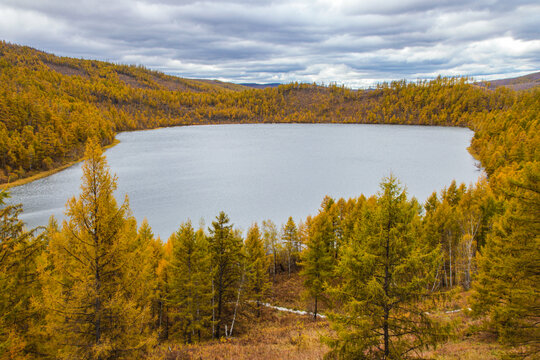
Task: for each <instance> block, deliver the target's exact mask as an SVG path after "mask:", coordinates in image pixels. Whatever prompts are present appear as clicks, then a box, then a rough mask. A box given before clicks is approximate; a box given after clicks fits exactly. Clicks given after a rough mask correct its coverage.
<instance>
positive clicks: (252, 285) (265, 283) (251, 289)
mask: <svg viewBox="0 0 540 360" xmlns="http://www.w3.org/2000/svg"><path fill="white" fill-rule="evenodd" d="M245 253H246V260H245V261H246V264H247V265H246V267H247V269H246V288H247V294H248V295H247V296H249V297H250V300H252V301H255V304H256V306H257V316H258V317H260V316H261V302H262V300H263V299H264V296H265V294H266V292H267V291H268V288H269V287H270V283H269V279H268V265H269V264H268V258H267V257H266V253H265V250H264V242H263V240H262V237H261V232H260V231H259V227H258V226H257V224H256V223H255V224H253V226H251V227H250V228H249V230H248V233H247V236H246V242H245Z"/></svg>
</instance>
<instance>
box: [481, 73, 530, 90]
mask: <svg viewBox="0 0 540 360" xmlns="http://www.w3.org/2000/svg"><path fill="white" fill-rule="evenodd" d="M486 83H487V84H488V85H489V86H488V87H489V88H490V89H492V90H493V89H496V88H498V87H501V86H503V87H507V88H509V89H512V90H527V89H531V88H534V87H537V86H539V85H540V72H535V73H532V74H528V75H524V76H519V77H515V78H508V79H498V80H492V81H488V82H482V84H484V85H485V84H486Z"/></svg>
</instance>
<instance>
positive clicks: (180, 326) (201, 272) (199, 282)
mask: <svg viewBox="0 0 540 360" xmlns="http://www.w3.org/2000/svg"><path fill="white" fill-rule="evenodd" d="M169 276H170V278H169V280H170V287H169V288H170V294H169V300H168V304H169V309H170V312H171V316H172V317H173V321H174V326H173V328H172V329H171V333H172V334H173V335H175V336H177V337H181V338H182V339H183V340H184V341H185V342H186V343H188V344H190V343H192V342H193V338H194V337H196V338H197V339H198V340H199V341H201V337H202V333H204V332H205V330H207V329H209V328H210V324H211V319H212V276H211V266H210V253H209V251H208V242H207V240H206V236H205V235H204V233H203V231H202V230H200V231H198V232H195V231H194V230H193V227H192V226H191V222H189V221H188V222H186V223H184V224H182V225H181V226H180V229H179V230H178V231H177V232H176V234H174V235H173V251H172V259H171V262H170V265H169Z"/></svg>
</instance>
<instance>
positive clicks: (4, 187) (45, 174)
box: [0, 134, 120, 190]
mask: <svg viewBox="0 0 540 360" xmlns="http://www.w3.org/2000/svg"><path fill="white" fill-rule="evenodd" d="M119 143H120V140H118V139H117V138H116V134H115V138H114V140H113V142H112V143H111V144H109V145H107V146H104V147H103V150H107V149H110V148H112V147H113V146H116V145H118V144H119ZM83 160H84V158H81V159H78V160H73V161H70V162H68V163H66V164H64V165H62V166H59V167H57V168H54V169H51V170H46V171H40V172H39V173H37V174H35V175H32V176H29V177H26V178H23V179H18V180H15V181H13V182H9V183H5V184H0V190H8V189H11V188H14V187H17V186H21V185H26V184H28V183H31V182H32V181H36V180H39V179H43V178H46V177H48V176H51V175H53V174H56V173H57V172H60V171H62V170H65V169H67V168H69V167H72V166H73V165H75V164H77V163H79V162H81V161H83Z"/></svg>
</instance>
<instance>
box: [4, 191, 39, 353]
mask: <svg viewBox="0 0 540 360" xmlns="http://www.w3.org/2000/svg"><path fill="white" fill-rule="evenodd" d="M7 197H8V194H7V192H5V191H3V190H2V191H0V359H13V358H15V359H19V358H20V359H22V358H25V357H26V356H27V354H28V353H30V352H35V346H36V343H35V340H36V339H34V338H33V336H32V327H33V326H34V324H35V322H37V321H38V317H39V314H38V313H37V312H36V311H35V309H34V308H33V307H32V306H31V299H32V297H33V296H36V295H37V294H38V293H39V283H38V282H37V281H36V259H37V256H38V255H39V254H40V252H41V251H42V249H43V241H42V237H41V236H35V235H34V232H35V230H31V231H26V230H25V228H24V223H23V222H22V221H21V220H20V219H19V215H20V213H21V212H22V207H21V205H6V204H5V199H6V198H7Z"/></svg>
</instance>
